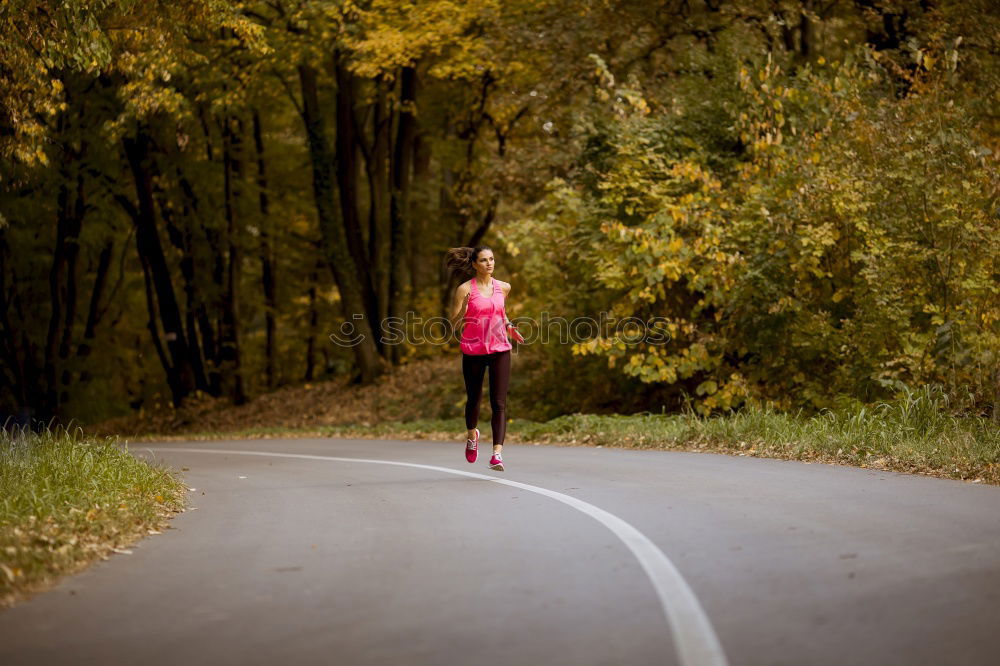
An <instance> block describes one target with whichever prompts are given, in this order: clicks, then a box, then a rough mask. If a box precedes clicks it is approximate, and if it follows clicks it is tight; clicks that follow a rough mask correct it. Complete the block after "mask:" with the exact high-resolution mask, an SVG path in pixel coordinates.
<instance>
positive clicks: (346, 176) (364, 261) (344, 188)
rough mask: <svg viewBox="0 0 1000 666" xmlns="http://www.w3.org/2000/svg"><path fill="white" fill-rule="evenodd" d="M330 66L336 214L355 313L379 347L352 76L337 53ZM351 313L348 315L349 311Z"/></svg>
mask: <svg viewBox="0 0 1000 666" xmlns="http://www.w3.org/2000/svg"><path fill="white" fill-rule="evenodd" d="M330 69H331V70H332V73H333V75H334V77H335V79H336V82H337V94H336V109H337V132H336V134H337V136H336V153H335V155H336V157H335V160H334V161H335V163H336V173H337V187H338V191H339V193H340V214H341V222H342V225H343V229H344V238H345V241H346V249H347V251H348V253H349V254H350V256H351V259H352V261H353V264H354V268H355V271H354V273H355V275H357V282H358V287H359V289H360V291H359V295H360V296H361V303H360V305H361V309H359V310H356V311H355V313H357V314H363V315H364V316H365V317H366V318H367V319H368V327H369V328H370V329H372V330H373V331H375V333H376V335H375V337H374V339H373V344H374V345H375V349H376V350H377V349H379V347H380V346H381V344H380V342H379V340H378V331H377V330H375V329H376V328H377V327H378V325H379V308H378V301H377V298H376V296H375V286H374V280H373V278H372V267H371V262H370V261H369V259H368V253H367V251H366V249H365V245H364V238H363V237H362V234H361V223H360V218H359V213H358V151H359V147H358V141H359V136H358V132H359V128H358V125H357V122H356V119H355V113H354V104H355V94H354V75H353V74H352V73H351V72H350V70H349V69H347V66H346V65H345V64H344V62H343V60H342V59H341V58H340V56H339V55H337V54H335V55H334V56H333V59H332V62H331V63H330ZM355 313H352V316H353V314H355Z"/></svg>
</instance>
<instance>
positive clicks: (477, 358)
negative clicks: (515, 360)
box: [462, 349, 510, 445]
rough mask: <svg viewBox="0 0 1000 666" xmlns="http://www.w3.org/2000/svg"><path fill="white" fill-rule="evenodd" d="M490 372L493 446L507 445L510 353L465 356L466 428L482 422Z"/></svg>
mask: <svg viewBox="0 0 1000 666" xmlns="http://www.w3.org/2000/svg"><path fill="white" fill-rule="evenodd" d="M487 366H488V367H489V369H490V409H492V410H493V417H492V418H491V419H490V425H491V426H492V427H493V444H494V445H500V444H503V438H504V435H505V434H507V387H508V386H509V385H510V350H509V349H508V350H507V351H502V352H493V353H492V354H462V376H464V377H465V393H466V396H467V398H468V400H467V402H466V403H465V427H466V428H468V429H469V430H472V429H473V428H475V427H476V424H477V423H479V403H480V401H481V400H482V398H483V375H484V374H485V373H486V368H487Z"/></svg>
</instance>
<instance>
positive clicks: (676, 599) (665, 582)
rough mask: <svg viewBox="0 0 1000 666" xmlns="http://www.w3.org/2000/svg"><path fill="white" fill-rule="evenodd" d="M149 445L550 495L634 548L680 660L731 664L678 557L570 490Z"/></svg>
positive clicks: (689, 665) (691, 664)
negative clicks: (674, 559) (474, 482)
mask: <svg viewBox="0 0 1000 666" xmlns="http://www.w3.org/2000/svg"><path fill="white" fill-rule="evenodd" d="M140 450H146V451H170V452H174V453H221V454H225V455H241V456H266V457H271V458H304V459H307V460H330V461H333V462H345V463H369V464H374V465H396V466H398V467H413V468H415V469H426V470H431V471H434V472H444V473H445V474H456V475H458V476H465V477H469V478H472V479H482V480H483V481H492V482H494V483H500V484H503V485H505V486H512V487H514V488H520V489H522V490H527V491H529V492H532V493H537V494H539V495H544V496H546V497H551V498H552V499H554V500H556V501H559V502H562V503H563V504H566V505H568V506H571V507H573V508H574V509H576V510H577V511H581V512H583V513H585V514H587V515H588V516H590V517H591V518H593V519H594V520H596V521H597V522H599V523H601V524H602V525H604V526H605V527H607V528H608V529H609V530H611V531H612V532H613V533H614V534H615V536H617V537H618V538H619V539H621V540H622V543H624V544H625V546H626V547H627V548H628V549H629V550H631V551H632V554H633V555H635V557H636V559H637V560H639V564H640V565H641V566H642V568H643V569H644V570H645V571H646V575H647V576H649V580H650V582H651V583H652V584H653V589H655V590H656V594H657V596H658V597H659V599H660V604H661V605H662V606H663V612H664V614H665V615H666V617H667V622H668V624H669V625H670V629H671V632H672V634H673V639H674V644H675V645H676V646H677V655H678V657H679V658H680V663H681V665H682V666H727V661H726V653H725V652H724V651H723V650H722V645H721V644H720V643H719V638H718V636H716V635H715V630H714V629H713V628H712V623H711V622H709V619H708V616H707V615H706V614H705V611H704V609H703V608H702V607H701V604H700V603H698V598H697V597H696V596H695V595H694V592H693V591H692V590H691V588H690V587H689V586H688V584H687V582H686V581H685V580H684V578H683V577H682V576H681V574H680V572H679V571H678V570H677V567H675V566H674V563H673V562H671V561H670V559H669V558H668V557H667V556H666V555H664V554H663V551H661V550H660V549H659V548H657V547H656V544H654V543H653V542H652V541H650V540H649V538H648V537H647V536H646V535H644V534H643V533H642V532H640V531H639V530H637V529H636V528H634V527H632V525H630V524H629V523H626V522H625V521H624V520H622V519H621V518H619V517H618V516H616V515H614V514H612V513H608V512H607V511H605V510H604V509H601V508H599V507H596V506H594V505H593V504H590V503H588V502H584V501H583V500H579V499H577V498H575V497H571V496H570V495H564V494H562V493H559V492H556V491H554V490H549V489H547V488H541V487H539V486H532V485H530V484H527V483H520V482H518V481H509V480H507V479H501V478H499V477H495V476H488V475H486V474H477V473H476V472H464V471H462V470H457V469H451V468H449V467H438V466H436V465H421V464H419V463H408V462H398V461H395V460H370V459H366V458H340V457H336V456H315V455H309V454H305V453H270V452H267V451H227V450H225V449H191V448H187V449H182V448H149V447H140Z"/></svg>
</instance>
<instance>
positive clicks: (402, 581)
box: [0, 439, 1000, 666]
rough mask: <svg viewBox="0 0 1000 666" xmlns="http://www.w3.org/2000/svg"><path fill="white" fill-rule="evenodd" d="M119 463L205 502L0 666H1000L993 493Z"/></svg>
mask: <svg viewBox="0 0 1000 666" xmlns="http://www.w3.org/2000/svg"><path fill="white" fill-rule="evenodd" d="M488 449H489V447H488V446H486V447H484V452H488ZM132 450H133V452H134V453H135V454H136V455H142V456H144V457H147V458H150V459H153V458H156V459H162V460H165V461H166V462H167V463H168V464H170V465H171V466H173V467H175V468H177V469H180V468H182V467H186V468H189V471H186V472H184V473H183V475H184V478H185V480H186V482H187V484H188V485H189V486H191V487H193V488H196V490H195V491H193V492H191V494H190V499H191V506H193V507H197V510H189V511H187V512H186V513H183V514H180V515H178V516H177V517H176V518H174V520H173V521H172V526H173V529H170V530H168V531H166V532H165V533H164V534H162V535H158V536H153V537H150V538H149V539H146V540H144V541H142V542H141V543H139V544H137V545H136V546H135V547H134V548H133V554H131V555H126V554H119V555H115V556H113V557H112V558H111V559H109V560H108V561H105V562H99V563H97V564H95V565H94V566H92V567H90V568H89V569H87V570H86V571H84V572H82V573H80V574H78V575H76V576H72V577H70V578H68V579H65V580H64V581H63V582H62V583H61V584H60V585H58V586H57V587H56V588H54V589H53V590H51V591H49V592H47V593H45V594H42V595H39V596H38V597H36V598H34V599H32V600H31V601H29V602H27V603H24V604H21V605H19V606H16V607H14V608H12V609H8V610H6V611H0V664H3V665H4V666H15V665H20V664H31V665H32V666H41V665H47V664H74V665H77V664H80V665H83V664H101V665H117V664H148V665H159V664H171V665H174V664H183V665H185V666H194V665H197V664H213V665H217V664H240V665H255V664H268V665H270V664H281V665H283V666H292V665H297V664H338V665H352V664H365V665H367V664H407V665H410V664H447V665H452V664H455V665H466V664H469V665H473V664H484V665H485V664H489V665H493V664H496V665H503V666H516V665H520V664H545V665H546V666H548V665H556V664H567V665H568V664H573V665H574V666H581V665H589V664H609V665H610V664H681V665H682V666H708V665H713V666H721V665H723V664H727V663H728V664H732V665H734V666H736V665H741V664H753V665H756V664H788V665H804V664H838V665H840V664H852V665H864V664H878V665H888V664H905V665H907V666H911V665H920V664H928V665H934V666H940V665H942V664H963V665H964V664H990V665H995V664H997V663H1000V631H998V627H1000V488H997V487H990V486H980V485H975V484H968V483H963V482H957V481H945V480H940V479H932V478H924V477H915V476H907V475H901V474H893V473H886V472H878V471H871V470H863V469H854V468H849V467H839V466H830V465H821V464H812V465H809V464H803V463H798V462H790V461H777V460H765V459H756V458H742V457H729V456H720V455H712V454H698V453H677V452H662V451H623V450H614V449H595V448H561V447H545V446H524V445H511V446H508V447H505V452H504V453H505V455H504V459H505V463H506V464H507V466H508V470H507V471H506V472H493V471H491V470H489V468H488V467H487V464H486V460H487V458H488V455H483V454H482V453H481V454H480V459H479V461H478V462H477V463H476V464H475V465H469V464H468V463H466V462H465V460H464V456H463V452H462V444H461V443H450V444H445V443H440V442H396V441H372V440H330V439H322V440H315V439H314V440H301V439H294V440H252V441H233V442H207V443H176V442H171V443H160V444H141V445H134V446H133V447H132ZM261 453H264V454H266V455H260V454H261ZM494 479H501V480H502V481H496V480H494Z"/></svg>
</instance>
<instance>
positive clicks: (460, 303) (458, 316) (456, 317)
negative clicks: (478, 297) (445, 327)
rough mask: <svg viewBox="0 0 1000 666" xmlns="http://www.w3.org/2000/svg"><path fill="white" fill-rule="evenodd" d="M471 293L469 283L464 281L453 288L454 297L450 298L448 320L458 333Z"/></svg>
mask: <svg viewBox="0 0 1000 666" xmlns="http://www.w3.org/2000/svg"><path fill="white" fill-rule="evenodd" d="M471 293H472V292H471V291H470V290H469V285H467V284H465V283H462V284H460V285H458V288H457V289H455V297H454V298H453V299H452V303H451V316H450V317H449V320H450V321H451V327H452V328H453V329H454V330H455V332H456V333H460V332H461V330H462V329H461V324H462V323H463V321H464V319H465V311H466V309H467V308H468V307H469V295H470V294H471Z"/></svg>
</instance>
